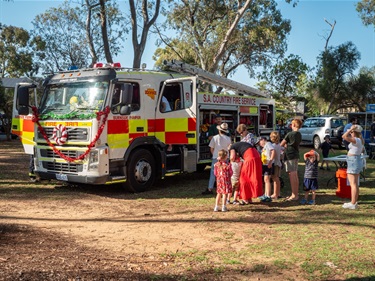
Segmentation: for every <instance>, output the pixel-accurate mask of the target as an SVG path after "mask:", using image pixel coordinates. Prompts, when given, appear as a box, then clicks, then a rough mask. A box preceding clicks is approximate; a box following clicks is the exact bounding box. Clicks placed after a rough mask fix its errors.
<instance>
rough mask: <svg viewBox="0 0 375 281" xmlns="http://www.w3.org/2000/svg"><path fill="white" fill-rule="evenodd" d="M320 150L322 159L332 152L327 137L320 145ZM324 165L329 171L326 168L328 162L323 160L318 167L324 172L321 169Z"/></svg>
mask: <svg viewBox="0 0 375 281" xmlns="http://www.w3.org/2000/svg"><path fill="white" fill-rule="evenodd" d="M320 149H321V150H322V155H323V158H327V157H328V155H329V151H332V152H334V151H333V148H332V146H331V138H330V137H329V135H326V136H325V137H324V142H323V143H322V144H321V145H320ZM324 163H325V164H326V167H327V171H329V170H330V168H329V166H328V161H325V160H322V164H321V165H320V169H321V170H324V168H323V166H324Z"/></svg>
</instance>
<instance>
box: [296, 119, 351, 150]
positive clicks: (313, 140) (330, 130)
mask: <svg viewBox="0 0 375 281" xmlns="http://www.w3.org/2000/svg"><path fill="white" fill-rule="evenodd" d="M345 124H346V120H345V119H343V118H342V117H339V116H319V117H310V118H307V119H306V120H305V122H304V123H303V125H302V128H301V129H300V130H299V131H300V133H301V134H302V142H303V143H308V144H313V146H314V148H315V149H319V148H320V145H321V144H322V142H324V137H325V136H326V135H329V137H330V139H331V144H337V145H338V147H339V148H340V149H341V148H342V147H343V146H342V133H343V130H344V126H345Z"/></svg>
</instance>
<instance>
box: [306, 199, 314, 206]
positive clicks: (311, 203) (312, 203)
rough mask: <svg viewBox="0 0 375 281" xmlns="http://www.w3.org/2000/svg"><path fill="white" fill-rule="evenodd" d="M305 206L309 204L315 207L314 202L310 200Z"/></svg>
mask: <svg viewBox="0 0 375 281" xmlns="http://www.w3.org/2000/svg"><path fill="white" fill-rule="evenodd" d="M307 204H309V205H315V200H310V201H309V202H307Z"/></svg>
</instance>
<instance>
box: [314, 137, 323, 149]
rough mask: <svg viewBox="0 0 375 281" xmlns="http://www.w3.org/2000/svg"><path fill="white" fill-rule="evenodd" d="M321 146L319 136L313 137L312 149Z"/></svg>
mask: <svg viewBox="0 0 375 281" xmlns="http://www.w3.org/2000/svg"><path fill="white" fill-rule="evenodd" d="M321 144H322V143H321V142H320V138H319V136H315V137H314V139H313V145H314V149H319V148H320V145H321Z"/></svg>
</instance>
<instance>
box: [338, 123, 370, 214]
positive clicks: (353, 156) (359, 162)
mask: <svg viewBox="0 0 375 281" xmlns="http://www.w3.org/2000/svg"><path fill="white" fill-rule="evenodd" d="M342 137H343V139H344V140H346V141H347V142H348V143H349V146H348V148H349V151H348V155H347V158H346V162H347V170H346V173H347V177H348V181H349V183H350V188H351V194H352V196H351V201H350V202H348V203H344V204H343V205H342V207H343V208H344V209H352V210H354V209H357V208H358V203H357V201H358V196H359V186H358V182H359V175H360V173H361V171H362V169H363V159H362V158H361V154H362V152H363V147H364V143H365V141H364V139H363V137H362V127H361V126H359V125H353V126H352V127H351V128H350V130H348V131H346V132H345V133H344V134H343V135H342Z"/></svg>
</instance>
